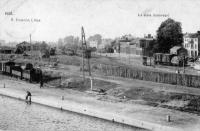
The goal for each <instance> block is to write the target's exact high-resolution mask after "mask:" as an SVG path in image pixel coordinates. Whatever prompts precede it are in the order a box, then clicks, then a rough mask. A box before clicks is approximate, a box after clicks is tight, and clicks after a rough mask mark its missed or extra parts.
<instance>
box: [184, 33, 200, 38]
mask: <svg viewBox="0 0 200 131" xmlns="http://www.w3.org/2000/svg"><path fill="white" fill-rule="evenodd" d="M183 36H184V37H185V38H197V37H199V36H200V34H198V33H185V34H184V35H183Z"/></svg>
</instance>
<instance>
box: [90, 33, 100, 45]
mask: <svg viewBox="0 0 200 131" xmlns="http://www.w3.org/2000/svg"><path fill="white" fill-rule="evenodd" d="M95 40H96V41H97V42H98V45H100V44H101V42H102V36H101V35H100V34H95V35H93V36H90V37H89V38H88V41H95Z"/></svg>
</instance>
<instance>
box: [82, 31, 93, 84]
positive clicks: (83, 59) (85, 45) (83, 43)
mask: <svg viewBox="0 0 200 131" xmlns="http://www.w3.org/2000/svg"><path fill="white" fill-rule="evenodd" d="M81 42H82V72H83V79H84V80H85V69H84V66H85V58H84V57H85V56H87V55H86V53H88V49H87V44H86V40H85V32H84V28H83V27H81ZM87 62H88V71H89V76H91V70H90V58H89V57H88V58H87Z"/></svg>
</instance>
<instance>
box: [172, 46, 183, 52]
mask: <svg viewBox="0 0 200 131" xmlns="http://www.w3.org/2000/svg"><path fill="white" fill-rule="evenodd" d="M180 48H182V47H181V46H174V47H172V48H171V49H170V51H177V50H178V49H180Z"/></svg>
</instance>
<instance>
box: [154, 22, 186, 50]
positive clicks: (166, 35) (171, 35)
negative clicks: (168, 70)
mask: <svg viewBox="0 0 200 131" xmlns="http://www.w3.org/2000/svg"><path fill="white" fill-rule="evenodd" d="M182 42H183V33H182V28H181V23H180V22H177V21H174V20H173V19H171V18H168V19H167V20H165V21H164V22H162V23H161V25H160V27H159V28H158V30H157V42H156V44H155V46H154V52H162V53H169V50H170V48H172V47H173V46H181V44H182Z"/></svg>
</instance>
